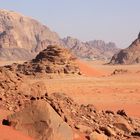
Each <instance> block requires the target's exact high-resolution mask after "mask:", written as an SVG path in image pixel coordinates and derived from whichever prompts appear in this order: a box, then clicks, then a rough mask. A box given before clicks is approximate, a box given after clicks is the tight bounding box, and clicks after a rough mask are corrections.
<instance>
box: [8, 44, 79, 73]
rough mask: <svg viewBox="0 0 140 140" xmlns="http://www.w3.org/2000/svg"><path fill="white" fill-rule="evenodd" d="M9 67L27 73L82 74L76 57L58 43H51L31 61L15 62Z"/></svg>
mask: <svg viewBox="0 0 140 140" xmlns="http://www.w3.org/2000/svg"><path fill="white" fill-rule="evenodd" d="M7 68H9V69H10V70H13V71H18V72H19V73H22V74H25V75H37V74H51V73H56V74H61V73H64V74H80V70H79V67H78V65H77V64H76V58H75V57H74V56H73V55H72V54H71V53H70V52H69V51H68V50H67V49H65V48H62V47H59V46H56V45H54V46H53V45H49V46H48V47H47V48H46V49H45V50H43V51H41V52H40V53H39V54H38V55H37V56H36V58H35V59H33V60H31V61H29V62H25V63H24V64H13V65H11V66H7Z"/></svg>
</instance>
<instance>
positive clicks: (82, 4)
mask: <svg viewBox="0 0 140 140" xmlns="http://www.w3.org/2000/svg"><path fill="white" fill-rule="evenodd" d="M139 6H140V0H28V1H27V0H0V8H1V9H8V10H14V11H17V12H20V13H22V14H24V15H26V16H31V17H33V18H35V19H37V20H39V21H40V22H42V23H43V24H46V25H47V26H48V27H49V28H50V29H52V30H53V31H56V32H57V33H58V34H59V35H60V36H61V37H65V36H73V37H76V38H78V39H80V40H83V41H88V40H94V39H101V40H105V41H107V42H108V41H113V42H115V43H116V44H117V46H118V47H122V48H125V47H127V46H128V45H129V44H130V43H131V42H132V41H133V40H134V39H135V38H136V37H137V34H138V32H139V31H140V18H139V14H140V7H139Z"/></svg>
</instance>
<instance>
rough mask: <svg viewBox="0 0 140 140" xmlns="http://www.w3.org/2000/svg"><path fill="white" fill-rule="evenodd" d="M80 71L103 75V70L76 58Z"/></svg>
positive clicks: (85, 73)
mask: <svg viewBox="0 0 140 140" xmlns="http://www.w3.org/2000/svg"><path fill="white" fill-rule="evenodd" d="M77 64H78V66H79V68H80V71H81V72H82V73H83V74H84V75H86V76H103V75H105V72H103V71H99V70H96V69H94V68H93V67H91V66H90V65H88V64H87V63H85V62H84V61H80V60H77Z"/></svg>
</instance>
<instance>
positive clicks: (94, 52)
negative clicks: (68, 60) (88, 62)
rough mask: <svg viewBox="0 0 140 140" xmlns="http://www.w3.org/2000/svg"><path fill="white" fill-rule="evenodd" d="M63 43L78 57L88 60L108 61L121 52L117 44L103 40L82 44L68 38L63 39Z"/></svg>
mask: <svg viewBox="0 0 140 140" xmlns="http://www.w3.org/2000/svg"><path fill="white" fill-rule="evenodd" d="M63 42H64V45H65V46H67V47H68V48H69V49H70V50H71V51H72V52H73V53H74V54H75V55H76V56H78V57H80V58H86V59H97V60H108V59H110V58H111V57H112V56H113V55H114V54H115V53H116V52H118V51H119V49H118V48H117V47H116V45H115V43H113V42H109V43H105V42H104V41H102V40H94V41H88V42H81V41H80V40H78V39H74V38H72V37H67V38H64V39H63Z"/></svg>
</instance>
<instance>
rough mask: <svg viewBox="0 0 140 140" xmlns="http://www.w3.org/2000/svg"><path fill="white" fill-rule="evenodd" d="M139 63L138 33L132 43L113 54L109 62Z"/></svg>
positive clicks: (139, 42)
mask: <svg viewBox="0 0 140 140" xmlns="http://www.w3.org/2000/svg"><path fill="white" fill-rule="evenodd" d="M138 63H140V33H139V35H138V38H137V39H136V40H135V41H134V42H132V44H131V45H130V46H129V47H128V48H126V49H123V50H121V51H120V52H119V53H117V54H115V55H114V56H113V57H112V59H111V61H110V64H138Z"/></svg>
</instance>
